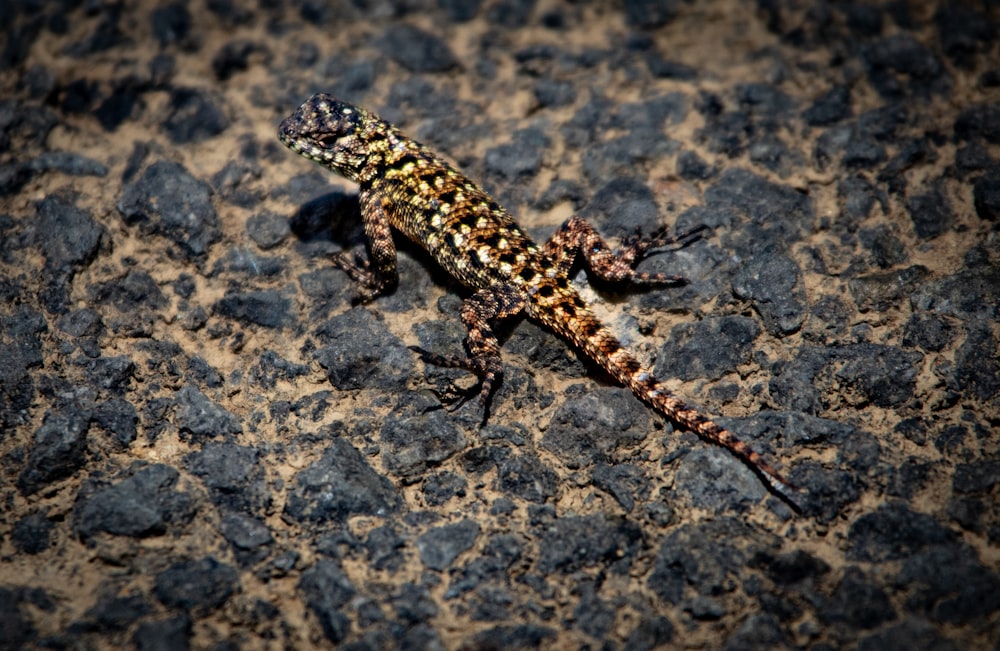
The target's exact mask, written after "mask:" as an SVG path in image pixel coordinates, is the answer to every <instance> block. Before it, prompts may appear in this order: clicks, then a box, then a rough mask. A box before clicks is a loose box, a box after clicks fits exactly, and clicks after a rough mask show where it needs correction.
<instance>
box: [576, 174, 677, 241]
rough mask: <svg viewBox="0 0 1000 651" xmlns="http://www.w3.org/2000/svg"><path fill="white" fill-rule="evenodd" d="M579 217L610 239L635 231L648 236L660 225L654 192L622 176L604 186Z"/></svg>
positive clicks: (642, 182)
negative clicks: (639, 229) (599, 228)
mask: <svg viewBox="0 0 1000 651" xmlns="http://www.w3.org/2000/svg"><path fill="white" fill-rule="evenodd" d="M580 217H582V218H584V219H586V220H587V221H589V222H590V223H591V224H595V225H599V226H600V227H601V229H602V230H603V231H606V235H607V236H609V237H611V236H618V237H623V236H626V235H631V234H632V233H634V232H635V230H636V229H637V228H641V229H643V230H644V231H645V232H646V233H647V234H648V233H651V232H653V231H654V230H656V229H657V228H658V227H660V226H662V219H661V217H660V209H659V207H658V206H657V205H656V198H655V197H654V196H653V191H652V190H650V189H649V186H648V185H646V183H645V182H644V181H643V179H640V178H638V177H635V176H621V177H618V178H614V179H611V180H610V181H608V182H607V183H605V184H604V185H603V186H601V188H600V189H598V190H597V192H595V193H594V196H593V198H592V199H591V200H590V201H589V202H588V203H587V205H586V206H584V208H583V210H582V211H581V212H580Z"/></svg>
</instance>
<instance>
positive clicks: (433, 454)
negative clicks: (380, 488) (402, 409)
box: [379, 409, 467, 477]
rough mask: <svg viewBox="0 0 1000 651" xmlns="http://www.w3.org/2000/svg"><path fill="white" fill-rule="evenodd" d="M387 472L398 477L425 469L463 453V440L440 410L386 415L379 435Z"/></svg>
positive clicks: (447, 415) (409, 475) (447, 416)
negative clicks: (408, 414)
mask: <svg viewBox="0 0 1000 651" xmlns="http://www.w3.org/2000/svg"><path fill="white" fill-rule="evenodd" d="M379 440H380V441H381V442H382V444H383V446H384V452H383V454H384V463H385V467H386V469H387V470H389V471H390V472H392V473H394V474H396V475H399V476H401V477H416V476H422V475H423V474H425V473H426V472H427V469H428V468H429V467H432V466H436V465H438V464H439V463H441V462H442V461H444V460H445V459H447V458H449V457H451V456H452V455H454V454H456V453H458V452H460V451H461V450H463V449H464V448H465V446H466V444H467V440H466V438H465V436H464V435H463V434H462V432H461V431H460V430H459V429H458V427H457V426H456V424H455V419H454V418H453V417H452V416H451V415H450V414H448V412H446V411H444V410H443V409H437V410H434V411H430V412H427V413H422V414H417V415H415V416H390V417H389V418H387V419H386V420H385V424H384V425H383V426H382V430H381V431H380V432H379Z"/></svg>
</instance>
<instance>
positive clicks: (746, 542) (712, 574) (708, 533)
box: [648, 518, 777, 605]
mask: <svg viewBox="0 0 1000 651" xmlns="http://www.w3.org/2000/svg"><path fill="white" fill-rule="evenodd" d="M776 547H777V539H776V538H774V537H773V536H770V535H768V534H765V533H763V532H760V531H756V530H754V529H752V528H750V527H749V526H748V525H746V524H743V523H742V522H740V521H739V520H735V519H733V518H720V519H717V520H709V521H705V522H699V523H696V524H682V525H680V526H679V527H677V528H676V529H675V530H674V531H672V532H671V533H670V534H669V535H668V536H667V538H666V540H664V542H663V544H662V545H661V546H660V549H659V551H658V552H657V554H656V562H655V565H654V567H653V572H652V573H651V574H650V575H649V579H648V586H649V588H650V590H652V591H653V592H654V593H655V594H656V596H657V597H659V598H660V599H662V600H663V601H665V602H666V603H669V604H678V605H679V604H682V603H684V600H685V595H686V593H688V592H689V590H693V593H692V594H723V593H725V592H729V591H730V590H731V586H732V582H733V581H738V580H739V577H740V576H741V575H742V574H743V573H745V572H746V571H747V570H746V564H747V562H748V561H749V560H750V559H751V558H753V557H754V556H755V555H756V554H759V553H761V552H765V551H771V550H773V549H774V548H776Z"/></svg>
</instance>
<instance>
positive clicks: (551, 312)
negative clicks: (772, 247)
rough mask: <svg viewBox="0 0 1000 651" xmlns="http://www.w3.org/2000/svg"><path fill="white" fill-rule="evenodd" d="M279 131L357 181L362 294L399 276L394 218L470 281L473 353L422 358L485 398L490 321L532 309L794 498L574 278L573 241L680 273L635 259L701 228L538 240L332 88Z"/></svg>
mask: <svg viewBox="0 0 1000 651" xmlns="http://www.w3.org/2000/svg"><path fill="white" fill-rule="evenodd" d="M278 137H279V138H280V139H281V142H283V143H284V144H285V145H286V146H288V147H289V148H290V149H291V150H292V151H295V152H297V153H299V154H301V155H303V156H305V157H306V158H309V159H312V160H314V161H316V162H317V163H319V164H320V165H323V166H324V167H327V168H328V169H330V170H332V171H334V172H336V173H337V174H340V175H341V176H344V177H345V178H347V179H349V180H351V181H354V182H356V183H357V184H358V185H359V186H360V192H359V201H360V204H361V215H362V222H363V228H364V232H365V236H366V238H367V240H368V245H369V252H370V256H369V257H370V260H369V261H365V262H360V263H359V262H355V261H354V260H352V259H350V258H348V257H347V256H345V255H344V254H340V255H339V256H337V258H335V263H336V264H337V266H339V267H340V268H341V269H343V270H344V271H345V272H347V273H348V274H349V275H350V276H351V277H352V278H354V279H355V280H356V281H358V282H360V283H361V285H362V286H363V287H364V293H363V295H362V298H363V299H365V300H371V299H374V298H375V297H376V296H378V295H379V294H381V293H383V292H385V291H387V290H389V289H391V288H392V287H394V286H395V285H396V283H397V282H398V276H397V273H396V249H395V245H394V243H393V240H392V229H396V230H398V231H400V232H402V233H403V234H404V235H406V236H407V237H409V238H410V239H411V240H413V241H414V242H416V243H417V244H419V245H420V246H422V247H423V248H425V249H426V250H427V251H428V252H429V253H430V254H431V256H433V257H434V259H435V260H436V261H437V262H438V263H439V264H440V265H441V266H442V267H444V269H445V270H447V271H448V273H449V274H451V275H452V276H453V277H454V278H456V279H457V280H459V281H460V282H462V283H463V284H464V285H466V286H467V287H469V288H470V289H471V290H472V291H473V294H472V295H471V296H470V297H469V298H468V299H466V301H465V303H464V305H463V307H462V311H461V318H462V321H463V322H464V324H465V326H466V328H467V329H468V336H467V339H466V347H467V349H468V356H467V357H465V356H443V355H437V354H434V353H430V352H427V351H424V350H421V349H416V348H415V349H414V350H416V352H418V353H419V354H420V355H421V357H422V358H423V359H424V361H425V362H428V363H432V364H436V365H440V366H450V367H457V368H463V369H467V370H469V371H471V372H473V373H475V374H476V375H477V376H478V377H479V378H480V380H481V382H482V387H481V390H480V394H479V398H480V404H481V405H482V406H483V407H484V408H485V405H486V403H487V400H488V398H489V396H490V394H491V393H492V391H493V389H494V387H495V386H496V383H497V382H499V380H500V379H501V377H502V374H503V364H502V361H501V356H500V345H499V342H498V341H497V338H496V336H495V334H494V332H493V327H494V326H495V324H497V323H498V322H500V321H502V320H504V319H508V318H511V317H514V316H516V315H518V314H519V313H524V314H526V315H527V317H528V318H529V319H531V320H533V321H535V322H537V323H540V324H542V325H544V326H546V327H548V328H549V329H551V330H553V331H554V332H556V333H557V334H558V335H559V336H561V337H562V338H564V339H566V340H567V341H568V342H569V343H570V344H572V345H573V346H575V347H576V348H578V349H579V350H582V351H583V352H584V353H585V354H586V355H587V357H589V358H590V359H592V360H593V361H594V362H596V363H597V364H598V365H600V366H601V367H602V368H604V369H605V370H606V371H607V372H608V373H609V374H611V376H612V377H614V378H615V379H616V380H617V381H618V382H620V383H621V384H623V385H625V386H627V387H628V388H629V389H631V390H632V392H633V393H635V395H636V396H637V397H639V398H640V399H641V400H643V401H644V402H646V403H648V404H649V405H650V406H652V408H653V409H655V410H656V411H657V412H659V413H660V414H661V415H663V416H665V417H666V418H668V419H669V420H671V421H673V422H674V423H676V424H678V425H680V426H681V427H683V428H685V429H688V430H690V431H692V432H695V433H696V434H698V435H699V436H701V437H702V438H704V439H707V440H709V441H712V442H714V443H717V444H719V445H721V446H723V447H725V448H727V449H729V450H731V451H732V452H733V453H734V454H736V455H737V456H738V457H740V458H741V459H743V460H744V461H745V462H746V463H747V464H749V465H750V467H751V468H753V469H754V470H755V471H756V472H757V473H758V474H759V475H760V476H761V477H762V478H763V479H764V480H765V481H766V483H767V484H768V486H769V487H770V488H771V489H772V490H774V491H775V492H777V493H778V494H779V495H780V496H782V497H783V498H784V499H785V500H786V501H788V502H790V503H791V504H792V505H793V506H794V502H793V501H792V499H791V497H790V492H791V490H792V486H791V484H790V483H789V482H788V481H787V480H786V479H785V478H784V477H783V476H782V475H781V474H780V473H779V472H778V471H777V470H776V469H775V468H774V467H772V466H771V465H770V464H769V463H768V462H767V461H765V460H764V459H763V458H761V456H760V455H759V454H758V453H757V452H755V451H754V450H753V449H751V448H750V446H748V445H747V444H746V443H744V442H743V441H741V440H739V439H738V438H737V437H736V436H735V435H734V434H733V433H731V432H730V431H728V430H726V429H724V428H723V427H721V426H719V425H718V424H717V423H715V422H714V421H713V420H712V419H711V418H709V417H708V416H706V415H705V414H703V413H702V412H701V411H700V410H698V409H696V408H695V407H692V406H690V405H688V404H687V403H685V402H684V401H683V400H682V399H681V398H680V397H678V396H677V395H675V394H674V393H673V392H671V391H670V390H669V389H668V388H666V387H665V386H664V385H663V384H661V382H660V381H659V380H657V379H656V378H655V377H654V376H653V374H652V372H651V370H650V369H647V368H643V366H642V365H641V364H640V362H639V361H638V360H637V359H636V358H635V356H633V355H632V354H631V353H630V352H629V351H627V350H626V349H625V348H623V347H622V345H621V344H620V343H619V342H618V340H617V339H616V338H615V336H614V335H612V334H611V332H610V331H609V330H608V329H607V328H606V327H605V326H604V325H603V324H601V322H600V321H598V319H597V317H596V316H595V315H594V314H593V312H592V311H591V310H590V308H589V307H588V306H587V304H586V303H585V302H584V300H583V298H582V297H581V296H580V294H579V293H578V292H577V290H576V289H575V288H574V287H573V285H572V284H571V283H570V281H569V277H568V276H569V271H570V267H571V266H572V264H573V262H574V260H575V259H576V254H577V252H579V253H582V255H583V258H584V261H585V262H586V265H587V267H588V268H589V271H590V273H591V274H593V275H595V276H596V277H598V278H600V279H602V280H605V281H609V282H616V283H631V284H634V285H662V284H665V283H670V282H678V281H681V280H683V279H681V278H677V277H672V276H664V275H661V274H646V273H641V272H637V271H635V270H633V267H634V266H635V265H636V264H637V263H638V262H639V260H640V259H641V258H642V256H643V255H644V254H645V253H647V252H648V251H649V250H651V249H654V248H662V247H664V246H667V245H670V244H674V243H677V242H683V241H684V240H686V239H689V238H690V237H691V236H692V235H693V234H694V232H689V233H685V234H682V235H680V236H674V237H670V236H667V235H666V232H665V231H659V232H658V233H657V234H654V235H653V236H651V237H646V238H641V237H638V236H633V237H630V238H627V239H626V240H625V241H624V242H623V245H622V246H621V247H620V248H619V249H618V250H617V251H612V250H611V249H610V248H609V247H608V246H607V245H606V244H605V243H604V241H603V240H602V239H601V237H600V235H599V234H598V233H597V231H595V230H594V228H593V227H592V226H590V224H588V223H587V222H585V221H584V220H582V219H580V218H578V217H573V218H570V219H569V220H568V221H566V222H565V223H564V224H563V225H562V226H561V227H560V228H559V230H558V231H557V232H556V233H555V235H553V236H552V238H551V239H549V240H548V241H547V242H546V243H545V244H544V245H542V246H539V245H537V244H535V242H533V241H532V240H531V238H529V237H528V235H527V234H526V233H525V232H524V231H523V230H522V229H521V228H520V227H519V226H518V225H517V223H515V221H514V219H513V218H512V217H511V215H510V214H509V213H508V212H507V211H506V210H505V209H504V208H503V207H502V206H500V205H499V204H498V203H497V202H496V201H494V200H493V199H492V198H491V197H490V196H489V195H488V194H487V193H486V192H485V191H483V190H482V189H480V188H479V186H477V185H476V184H474V183H473V182H472V181H470V180H469V179H467V178H466V177H465V176H463V175H462V174H461V173H459V172H458V171H456V170H455V169H454V168H453V167H452V166H451V165H450V164H449V163H448V162H446V161H445V160H443V159H442V158H440V157H439V156H437V155H436V154H434V153H432V152H431V151H430V150H428V149H427V148H426V147H424V146H423V145H421V144H419V143H417V142H415V141H413V140H411V139H409V138H407V137H406V136H404V135H403V134H401V133H400V132H399V131H398V130H397V129H396V128H395V127H393V126H392V125H391V124H389V123H387V122H385V121H384V120H382V119H380V118H379V117H377V116H376V115H374V114H372V113H370V112H368V111H366V110H364V109H362V108H360V107H357V106H352V105H350V104H347V103H344V102H341V101H339V100H337V99H335V98H333V97H331V96H330V95H325V94H317V95H314V96H313V97H311V98H309V99H308V100H306V102H305V103H304V104H302V106H300V107H299V108H298V109H297V110H296V111H295V112H294V113H292V114H291V115H290V116H288V117H287V118H286V119H285V120H284V121H283V122H282V123H281V126H280V127H279V129H278Z"/></svg>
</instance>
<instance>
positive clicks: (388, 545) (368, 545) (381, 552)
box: [365, 525, 406, 572]
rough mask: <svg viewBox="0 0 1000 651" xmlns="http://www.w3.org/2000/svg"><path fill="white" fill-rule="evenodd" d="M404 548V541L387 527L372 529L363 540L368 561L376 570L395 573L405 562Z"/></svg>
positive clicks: (393, 530)
mask: <svg viewBox="0 0 1000 651" xmlns="http://www.w3.org/2000/svg"><path fill="white" fill-rule="evenodd" d="M405 547H406V540H405V539H404V538H403V537H402V536H400V535H399V534H398V533H396V531H395V529H393V528H392V527H391V526H389V525H385V526H382V527H376V528H374V529H372V530H371V531H370V532H369V533H368V538H367V539H366V540H365V551H366V552H367V553H368V561H369V562H370V563H371V566H372V567H373V568H374V569H376V570H389V571H390V572H395V571H396V570H398V569H399V568H400V567H402V566H403V564H404V563H405V561H406V557H405V556H404V555H403V549H404V548H405Z"/></svg>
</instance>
